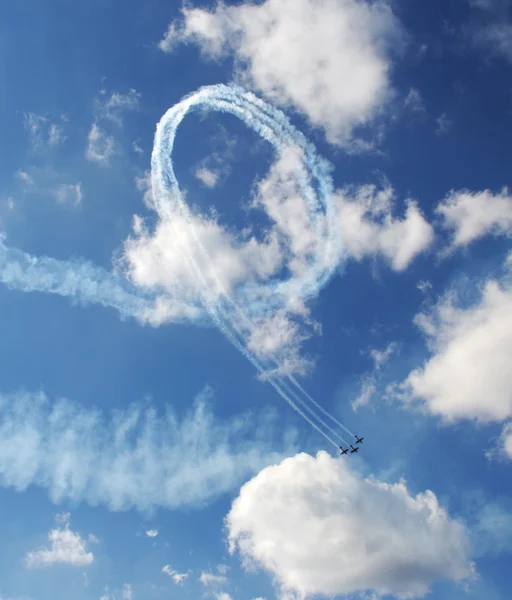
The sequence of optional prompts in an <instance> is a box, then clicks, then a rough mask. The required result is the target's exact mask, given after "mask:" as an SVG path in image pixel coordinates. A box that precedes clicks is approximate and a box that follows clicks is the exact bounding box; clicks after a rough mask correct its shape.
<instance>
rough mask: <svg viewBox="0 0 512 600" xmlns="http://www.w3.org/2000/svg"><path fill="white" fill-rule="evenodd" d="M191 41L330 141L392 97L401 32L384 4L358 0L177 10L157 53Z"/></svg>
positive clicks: (348, 139) (350, 134) (347, 134)
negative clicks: (229, 57)
mask: <svg viewBox="0 0 512 600" xmlns="http://www.w3.org/2000/svg"><path fill="white" fill-rule="evenodd" d="M184 42H186V43H188V42H193V43H196V44H197V45H198V46H199V47H200V48H201V50H202V52H203V53H204V54H205V55H206V56H207V57H208V58H212V59H216V58H220V57H222V56H223V55H224V54H226V53H233V55H234V56H235V57H236V60H237V65H236V73H237V76H238V78H239V80H240V81H241V82H242V83H243V84H244V85H245V86H248V87H252V88H253V89H255V90H258V91H260V92H262V93H263V94H265V95H266V96H267V98H269V99H270V100H272V101H273V102H275V103H277V104H280V105H281V106H284V107H289V106H292V107H295V108H296V109H297V110H299V111H300V112H302V113H303V114H304V115H305V116H306V117H307V118H308V119H309V121H310V122H311V123H312V124H313V125H315V126H317V127H320V128H322V129H323V130H324V132H325V135H326V137H327V139H328V140H329V141H330V142H331V143H334V144H337V145H341V146H344V147H346V148H351V149H354V150H361V149H364V148H367V147H368V146H370V147H371V143H370V144H368V142H363V141H362V140H357V139H355V138H354V132H357V128H358V127H360V126H365V125H369V124H372V123H374V122H375V120H376V119H377V117H378V116H379V115H381V114H382V112H383V109H384V107H385V106H386V104H387V103H388V102H389V100H390V99H391V98H392V96H393V93H394V92H393V87H392V84H391V81H390V74H391V71H392V60H391V55H392V54H393V52H394V51H396V50H397V48H399V47H401V46H402V44H403V30H402V26H401V24H400V23H399V21H398V19H397V18H396V17H395V16H394V14H393V12H392V10H391V8H390V6H389V5H388V4H386V3H384V2H379V3H373V4H369V3H366V2H360V1H358V0H342V1H340V0H326V1H324V2H322V3H318V2H314V1H313V0H284V1H283V0H266V2H263V3H258V4H243V5H237V6H226V5H225V4H223V3H220V2H219V3H217V5H216V6H215V7H214V8H213V10H211V11H208V10H207V9H203V8H190V7H188V6H187V7H185V8H183V9H182V18H181V19H180V20H178V21H175V22H172V23H171V24H170V25H169V28H168V30H167V32H166V34H165V36H164V38H163V39H162V40H161V42H160V48H161V49H162V50H163V51H164V52H171V51H172V50H173V49H174V48H175V47H176V46H177V45H178V44H180V43H184Z"/></svg>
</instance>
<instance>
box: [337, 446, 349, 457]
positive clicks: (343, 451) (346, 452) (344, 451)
mask: <svg viewBox="0 0 512 600" xmlns="http://www.w3.org/2000/svg"><path fill="white" fill-rule="evenodd" d="M339 448H340V455H341V454H348V448H345V449H343V448H342V447H341V446H340V447H339Z"/></svg>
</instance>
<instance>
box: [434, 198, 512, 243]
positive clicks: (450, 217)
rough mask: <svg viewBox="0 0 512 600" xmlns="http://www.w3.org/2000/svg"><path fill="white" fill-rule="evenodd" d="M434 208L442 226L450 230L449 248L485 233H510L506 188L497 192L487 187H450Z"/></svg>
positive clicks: (511, 209) (510, 211) (511, 202)
mask: <svg viewBox="0 0 512 600" xmlns="http://www.w3.org/2000/svg"><path fill="white" fill-rule="evenodd" d="M436 212H437V213H438V214H439V215H441V218H442V219H443V227H444V228H445V229H448V230H451V231H452V232H453V239H452V242H451V246H452V248H457V247H461V246H462V247H463V246H467V245H468V244H470V243H471V242H473V241H474V240H477V239H479V238H481V237H483V236H485V235H494V236H497V235H507V236H509V237H510V236H511V235H512V196H511V195H510V193H509V191H508V188H503V190H502V191H501V192H499V193H497V194H493V193H492V192H491V191H490V190H484V191H481V192H472V191H470V190H459V191H452V192H450V193H449V194H448V196H447V197H446V198H445V199H444V200H443V202H441V203H440V204H439V206H438V207H437V209H436Z"/></svg>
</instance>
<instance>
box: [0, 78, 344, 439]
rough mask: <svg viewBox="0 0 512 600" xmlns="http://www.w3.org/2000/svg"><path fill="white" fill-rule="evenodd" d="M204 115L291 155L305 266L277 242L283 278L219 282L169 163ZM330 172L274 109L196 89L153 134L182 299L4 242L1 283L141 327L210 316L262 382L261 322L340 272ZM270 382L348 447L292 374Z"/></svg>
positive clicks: (273, 359)
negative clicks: (189, 122) (194, 119)
mask: <svg viewBox="0 0 512 600" xmlns="http://www.w3.org/2000/svg"><path fill="white" fill-rule="evenodd" d="M205 109H207V110H213V111H219V112H223V113H229V114H232V115H234V116H235V117H237V118H239V119H240V120H241V121H243V122H244V123H245V124H246V125H247V126H248V127H249V128H251V129H252V130H253V131H255V132H256V133H257V134H258V135H259V136H261V137H262V138H263V139H265V140H266V141H268V142H269V143H270V144H271V145H272V146H273V147H274V149H275V151H276V154H277V156H278V157H282V156H285V154H286V153H291V154H290V156H292V157H293V168H292V169H291V172H290V176H291V177H292V178H293V181H294V185H295V186H296V189H297V190H298V192H299V194H300V197H301V198H302V199H303V200H304V202H305V206H306V207H307V212H308V214H307V218H308V222H307V226H308V231H311V232H312V234H313V236H312V238H313V244H312V247H308V248H307V250H304V251H303V253H302V254H301V256H300V262H301V265H303V268H301V269H300V270H298V271H297V270H294V269H293V268H292V266H291V261H292V260H293V259H294V258H296V257H294V256H293V252H292V251H291V241H290V240H285V241H282V244H283V246H284V247H285V249H286V250H287V252H285V263H284V265H283V266H284V268H285V269H286V270H287V271H288V276H287V277H285V278H281V277H268V278H267V279H266V280H261V278H259V279H257V280H256V281H255V280H252V279H251V280H248V281H246V282H241V283H240V282H238V283H237V284H235V285H226V283H225V282H223V281H222V280H221V278H220V277H219V276H218V274H217V271H216V269H215V265H214V264H213V261H212V259H211V257H210V256H209V254H208V251H207V249H206V247H205V245H204V244H203V240H202V239H201V235H200V232H199V231H198V228H197V224H198V223H199V222H201V221H200V218H199V217H198V216H197V215H195V214H193V213H192V211H191V209H190V208H189V206H188V205H187V203H186V202H185V199H184V197H183V194H182V193H181V190H180V187H179V183H178V181H177V178H176V175H175V173H174V168H173V162H172V152H173V147H174V141H175V137H176V132H177V129H178V127H179V125H180V123H181V122H182V120H183V119H184V118H185V116H186V115H187V114H189V113H191V112H194V111H199V110H205ZM331 168H332V167H331V165H330V163H328V162H327V161H326V160H325V159H323V158H322V157H320V156H319V155H318V154H317V153H316V150H315V148H314V146H313V145H312V144H311V143H310V142H308V140H307V139H306V138H305V136H304V135H303V134H302V133H301V132H299V131H298V130H297V129H295V127H293V125H292V124H291V123H290V121H289V120H288V118H287V117H286V116H285V115H284V114H283V113H282V112H281V111H280V110H278V109H276V108H274V107H272V106H270V105H268V104H267V103H265V102H264V101H262V100H260V99H259V98H258V97H257V96H255V95H254V94H252V93H251V92H247V91H245V90H243V89H241V88H239V87H236V86H231V85H229V86H228V85H214V86H209V87H204V88H201V89H199V90H198V91H196V92H194V93H192V94H190V95H188V96H186V97H185V98H184V99H183V100H182V101H181V102H179V103H178V104H176V105H175V106H173V107H172V108H170V109H169V110H168V111H167V112H166V113H165V114H164V116H163V117H162V119H161V120H160V122H159V123H158V125H157V128H156V133H155V141H154V146H153V152H152V156H151V186H152V195H153V206H154V209H155V210H156V212H157V214H158V216H159V218H160V224H162V223H163V224H165V225H166V226H167V227H169V228H170V230H173V228H174V233H175V237H176V238H177V239H179V235H180V234H182V233H183V232H182V231H181V230H180V227H183V224H184V223H185V224H186V226H187V228H188V230H187V235H189V236H190V239H191V243H188V245H187V244H184V245H183V244H182V245H181V246H179V247H178V248H177V252H178V253H179V254H180V258H181V260H182V264H183V265H186V268H187V272H188V276H189V277H190V279H191V281H192V283H193V288H192V291H191V290H190V289H187V290H186V291H184V290H183V289H181V288H180V285H179V283H173V284H169V283H165V282H164V281H163V280H162V281H161V282H160V283H159V284H153V285H149V284H142V283H141V282H140V281H136V280H135V279H136V278H134V277H133V273H130V270H129V269H127V277H128V278H123V277H119V276H116V275H114V274H112V273H109V272H107V271H105V270H103V269H101V268H99V267H96V266H94V265H92V264H91V263H88V262H83V261H82V262H80V261H57V260H54V259H51V258H48V257H42V258H35V257H32V256H30V255H28V254H25V253H23V252H21V251H19V250H16V249H10V248H7V247H6V246H5V245H4V244H3V240H2V239H1V238H0V281H2V282H3V283H4V284H6V285H8V286H9V287H10V288H13V289H18V290H24V291H41V292H48V293H54V294H59V295H62V296H68V297H70V298H72V299H73V300H74V301H76V302H80V303H82V304H88V303H92V302H96V303H99V304H101V305H103V306H109V307H113V308H115V309H116V310H118V312H119V313H120V315H121V317H128V316H131V317H134V318H136V319H138V320H139V321H141V322H143V323H153V324H156V323H158V322H159V321H160V322H161V321H164V320H165V321H174V322H176V321H183V320H193V321H195V322H197V321H204V320H205V317H206V316H209V317H210V319H211V320H212V321H213V323H214V324H215V325H216V326H217V327H218V328H219V329H220V330H221V331H222V333H223V334H224V335H225V336H226V337H227V339H228V340H229V341H230V342H231V343H232V344H233V345H234V346H235V347H236V348H237V349H238V350H239V351H240V352H241V353H242V354H243V355H244V356H245V357H246V358H247V359H248V360H249V361H250V362H251V364H253V366H254V367H255V368H256V369H257V370H258V372H259V373H260V374H265V373H267V372H268V371H269V368H271V367H274V370H275V369H277V371H279V368H280V365H279V360H280V356H279V352H280V350H282V349H281V348H279V347H278V348H277V349H274V350H273V351H272V352H268V355H266V356H263V358H262V357H259V356H257V355H256V354H255V353H254V352H251V350H250V349H249V341H250V338H251V335H252V334H253V333H254V332H255V331H256V330H257V329H258V327H260V324H261V323H262V322H263V323H265V322H268V320H269V319H271V318H272V317H273V316H275V315H276V314H279V315H285V318H286V319H288V321H287V323H291V322H292V321H291V320H290V319H292V320H293V319H298V318H299V314H298V312H297V310H299V309H297V308H295V309H293V308H292V306H297V305H299V304H300V303H302V306H303V305H305V303H306V302H307V301H308V300H309V299H311V298H314V297H315V296H316V295H317V294H318V292H319V291H320V289H321V288H322V286H324V285H325V284H326V283H327V281H328V280H329V279H330V277H331V276H332V275H333V273H334V271H335V269H336V268H337V267H338V266H339V263H340V261H341V257H342V248H341V240H340V236H339V228H338V224H337V215H336V211H335V208H334V205H333V202H332V200H331V199H332V195H333V190H334V188H333V183H332V179H331V176H330V172H331ZM269 216H270V215H269ZM274 228H275V229H276V230H277V231H278V233H281V237H286V235H284V234H283V231H282V230H281V231H279V224H278V222H277V221H276V223H275V226H274ZM187 239H188V238H187ZM286 244H288V245H286ZM235 250H236V249H235ZM125 258H126V256H125ZM128 262H129V261H128ZM206 271H207V272H206ZM281 272H282V269H281ZM130 277H131V279H132V282H130ZM294 311H295V312H294ZM268 381H269V383H270V384H271V385H272V386H273V387H274V389H275V390H276V391H277V393H278V394H279V395H280V396H281V397H283V398H284V400H285V401H286V402H288V403H289V404H290V405H291V406H292V407H293V408H294V410H296V411H297V412H298V414H300V415H301V416H302V417H303V418H304V419H305V420H306V421H307V422H308V423H309V424H310V425H312V426H313V427H314V428H315V429H316V430H317V431H318V432H319V433H320V434H321V435H323V436H324V438H325V439H326V440H327V441H329V442H330V443H331V444H333V445H334V446H336V447H337V446H338V444H337V443H336V442H335V441H334V440H333V439H332V437H331V435H330V434H332V435H333V436H334V437H336V438H338V439H340V440H342V441H344V442H345V440H344V439H343V437H342V436H341V435H339V434H338V433H337V432H336V431H335V430H334V429H333V428H332V427H331V426H329V425H328V424H327V423H326V422H325V420H324V419H323V418H322V417H321V416H320V415H319V414H318V411H320V412H321V413H323V415H325V416H326V417H328V418H330V419H331V420H332V422H334V423H335V424H336V426H338V427H341V428H343V429H344V430H345V431H346V432H347V433H349V434H350V435H353V434H352V433H351V432H350V431H349V430H348V429H347V428H346V427H344V426H343V425H342V424H341V423H340V422H339V421H337V420H336V419H335V418H334V417H333V416H332V415H331V414H330V413H329V412H328V411H326V410H325V409H324V408H323V407H322V406H321V405H320V404H318V403H317V402H316V401H315V400H314V399H313V398H312V397H311V396H310V395H309V394H307V392H305V390H304V389H303V388H302V387H301V386H300V385H299V383H298V382H297V381H296V379H295V378H294V377H293V376H292V375H289V376H286V377H285V376H278V377H273V378H269V379H268ZM326 432H329V433H326ZM345 443H346V442H345Z"/></svg>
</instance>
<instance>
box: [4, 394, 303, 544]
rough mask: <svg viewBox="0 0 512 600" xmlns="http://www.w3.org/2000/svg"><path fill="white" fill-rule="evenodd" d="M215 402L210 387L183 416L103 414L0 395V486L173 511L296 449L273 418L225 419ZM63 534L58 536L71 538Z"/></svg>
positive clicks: (136, 410)
mask: <svg viewBox="0 0 512 600" xmlns="http://www.w3.org/2000/svg"><path fill="white" fill-rule="evenodd" d="M210 397H211V392H210V391H209V390H205V391H204V392H203V393H201V394H200V395H199V397H198V398H197V399H196V401H195V403H194V406H193V407H192V408H191V410H190V411H189V412H188V413H187V414H186V415H184V416H183V417H182V418H181V419H178V418H177V417H176V415H175V414H174V413H173V411H172V410H171V409H170V408H167V410H166V411H165V414H164V415H157V412H156V411H155V410H154V409H153V408H152V407H150V406H145V407H144V406H140V405H132V406H131V407H129V408H126V409H119V410H116V411H114V412H113V413H112V415H105V414H103V413H101V412H99V411H97V410H94V409H87V408H83V407H81V406H79V405H77V404H74V403H72V402H70V401H66V400H59V401H57V402H50V401H49V400H48V399H47V398H46V396H45V395H44V394H43V393H38V394H28V393H19V394H14V395H10V396H1V397H0V484H1V485H2V486H5V487H13V488H14V489H16V490H18V491H23V490H25V489H27V487H29V486H30V485H37V486H40V487H42V488H46V489H48V492H49V495H50V498H51V499H52V500H53V501H54V502H62V501H63V500H69V501H71V502H86V503H88V504H91V505H97V504H105V505H106V506H107V507H109V508H110V509H112V510H127V509H129V508H136V509H138V510H141V511H148V510H153V509H155V508H157V507H166V508H176V507H179V506H183V505H198V504H201V503H204V502H206V501H208V500H211V499H212V498H215V497H218V496H219V495H221V494H223V493H225V492H227V491H229V490H231V489H232V488H233V487H235V486H236V485H239V484H240V482H241V481H243V480H244V479H245V478H247V477H249V476H251V475H252V474H253V473H254V472H256V471H258V470H259V469H261V468H262V467H263V466H264V465H266V464H269V463H272V462H276V461H277V460H280V458H281V457H282V456H283V454H288V453H289V452H290V451H291V448H292V446H293V442H292V439H291V438H290V435H293V434H292V432H285V433H283V432H276V429H275V428H276V426H277V424H276V423H274V422H273V420H272V419H271V418H269V415H268V414H267V415H263V416H262V417H261V420H258V419H256V422H255V419H254V417H251V418H249V416H248V415H247V416H244V415H242V416H240V417H238V418H235V419H233V420H231V421H228V422H219V421H218V420H217V419H216V418H215V417H214V416H213V415H212V413H211V412H210V410H209V408H208V406H209V405H208V400H209V398H210ZM249 431H250V432H251V434H250V436H249V434H248V432H249ZM281 436H283V437H281ZM276 437H278V439H279V437H280V438H281V440H282V442H281V444H279V442H278V447H279V446H281V450H278V449H277V448H276ZM271 447H272V448H274V449H271ZM59 532H60V530H56V533H55V535H56V536H57V538H56V539H61V538H58V536H59V535H61V536H64V539H68V538H70V536H71V532H67V530H64V532H60V533H59Z"/></svg>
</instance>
